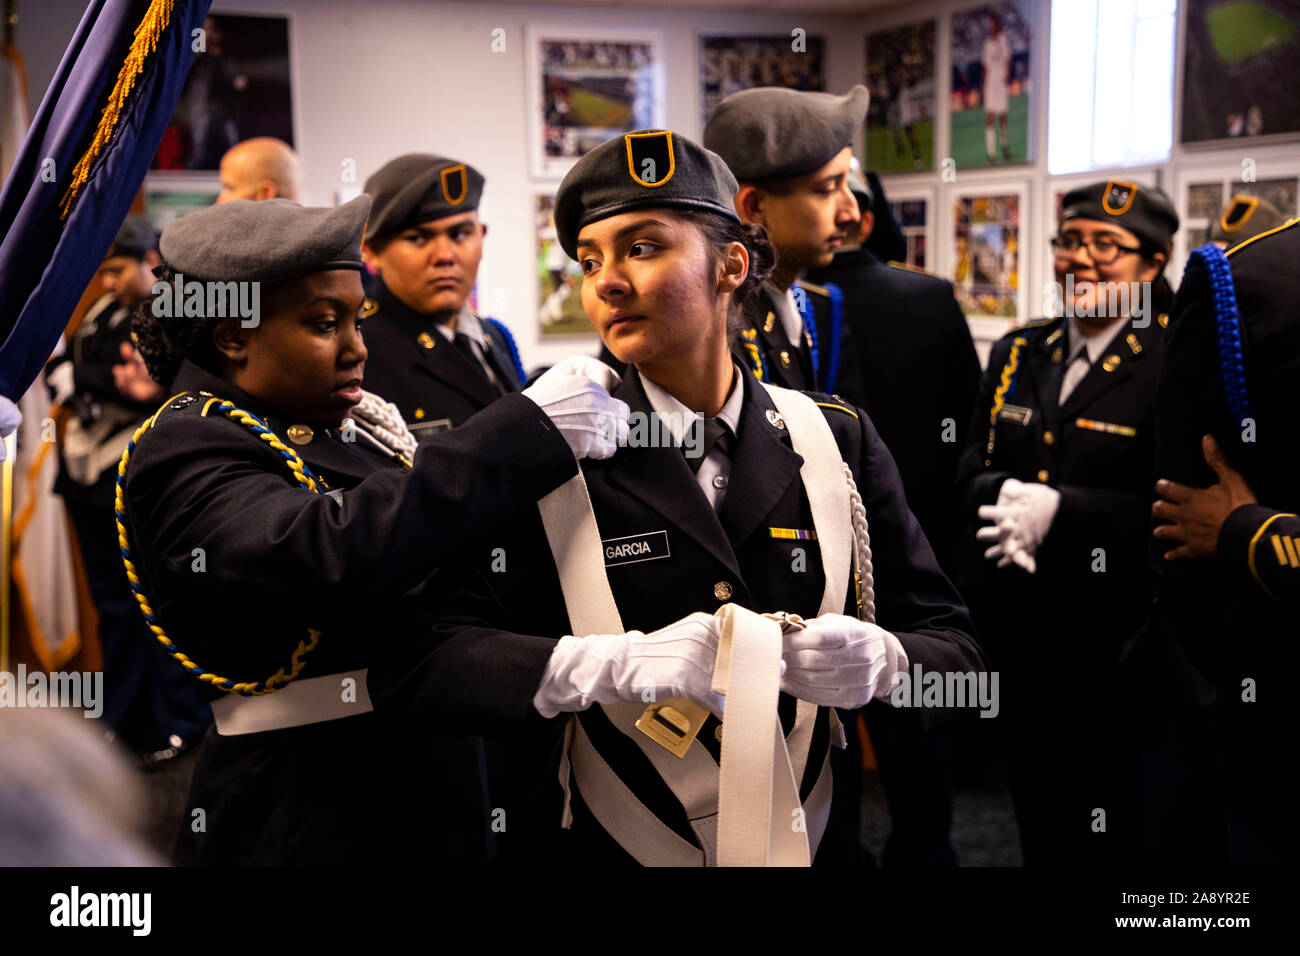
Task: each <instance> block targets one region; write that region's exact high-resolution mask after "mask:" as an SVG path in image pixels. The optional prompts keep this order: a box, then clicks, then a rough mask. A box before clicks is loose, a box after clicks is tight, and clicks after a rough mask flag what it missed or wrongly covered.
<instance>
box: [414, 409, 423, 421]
mask: <svg viewBox="0 0 1300 956" xmlns="http://www.w3.org/2000/svg"><path fill="white" fill-rule="evenodd" d="M423 417H424V409H423V408H417V409H416V410H415V419H416V421H419V420H420V419H421V418H423Z"/></svg>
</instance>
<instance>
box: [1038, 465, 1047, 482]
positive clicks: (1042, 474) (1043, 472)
mask: <svg viewBox="0 0 1300 956" xmlns="http://www.w3.org/2000/svg"><path fill="white" fill-rule="evenodd" d="M1038 480H1039V481H1041V482H1043V483H1044V484H1046V483H1047V469H1046V468H1040V469H1039V470H1038Z"/></svg>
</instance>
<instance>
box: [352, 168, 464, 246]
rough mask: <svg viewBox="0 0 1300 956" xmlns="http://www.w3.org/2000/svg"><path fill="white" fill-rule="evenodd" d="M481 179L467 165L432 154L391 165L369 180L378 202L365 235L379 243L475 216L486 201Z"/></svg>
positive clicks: (367, 188) (381, 169)
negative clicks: (459, 217)
mask: <svg viewBox="0 0 1300 956" xmlns="http://www.w3.org/2000/svg"><path fill="white" fill-rule="evenodd" d="M483 182H484V180H483V174H482V173H480V172H479V171H478V170H477V169H475V168H474V167H473V166H470V165H469V164H468V163H462V162H460V161H458V160H455V159H447V158H446V157H445V156H432V155H430V154H429V153H407V154H406V155H404V156H398V157H397V158H396V159H393V160H389V161H388V162H387V163H385V164H384V165H383V166H382V167H380V169H379V170H378V171H377V172H376V173H374V174H373V175H372V176H371V177H370V178H369V179H367V180H366V188H365V191H366V193H367V194H369V196H370V198H371V199H373V200H374V202H375V208H374V213H373V215H371V217H370V226H369V227H368V229H367V235H368V236H369V237H370V238H374V239H379V238H382V237H384V236H387V235H390V234H392V233H394V232H399V231H400V230H402V229H407V228H409V227H411V226H414V225H418V224H419V223H422V222H431V221H433V220H434V219H443V218H445V217H447V216H456V215H459V214H460V213H462V212H471V211H472V210H475V209H477V208H478V204H479V200H480V199H481V198H482V197H483Z"/></svg>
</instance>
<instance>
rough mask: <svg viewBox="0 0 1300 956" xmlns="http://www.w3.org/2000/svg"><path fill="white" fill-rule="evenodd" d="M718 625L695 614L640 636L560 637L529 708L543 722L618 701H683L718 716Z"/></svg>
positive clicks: (715, 619)
mask: <svg viewBox="0 0 1300 956" xmlns="http://www.w3.org/2000/svg"><path fill="white" fill-rule="evenodd" d="M720 621H721V619H720V618H718V617H716V616H714V615H712V614H705V613H704V612H703V611H697V612H696V613H694V614H691V615H689V616H688V617H684V618H682V619H681V620H680V621H674V622H673V623H672V624H669V625H668V626H667V627H661V628H660V629H659V630H657V631H652V632H651V633H649V634H644V633H642V632H641V631H628V632H627V633H626V634H592V635H590V636H588V637H573V636H568V637H562V638H560V640H559V643H557V644H556V645H555V650H554V651H552V652H551V659H550V660H549V661H547V663H546V672H545V674H543V676H542V683H541V685H540V686H539V687H538V688H537V693H536V694H534V695H533V706H534V707H536V708H537V712H538V713H539V714H541V715H542V716H543V717H554V716H555V715H556V714H558V713H561V712H564V711H578V710H586V709H587V708H588V707H590V706H591V705H593V704H612V703H614V702H615V701H619V700H630V701H635V702H644V703H647V704H649V703H653V702H654V701H665V700H671V699H672V698H674V697H686V698H689V699H690V700H693V701H695V702H696V703H697V704H700V705H701V706H703V707H707V708H709V710H711V711H713V713H715V714H717V715H718V716H721V715H722V709H723V699H722V697H721V696H720V695H718V694H715V693H713V665H714V662H715V661H716V659H717V655H718V625H719V623H720Z"/></svg>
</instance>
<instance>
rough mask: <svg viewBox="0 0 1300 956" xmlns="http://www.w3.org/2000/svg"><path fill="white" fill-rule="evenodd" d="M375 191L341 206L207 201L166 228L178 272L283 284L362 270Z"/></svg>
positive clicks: (165, 247) (168, 256) (165, 244)
mask: <svg viewBox="0 0 1300 956" xmlns="http://www.w3.org/2000/svg"><path fill="white" fill-rule="evenodd" d="M369 212H370V197H369V196H358V197H357V198H356V199H354V200H352V201H351V202H349V203H346V204H345V205H342V206H338V207H316V206H300V205H298V204H297V203H296V202H291V201H290V200H288V199H266V200H263V201H262V202H253V201H251V200H248V199H239V200H236V201H235V202H228V203H222V204H221V205H219V206H209V207H208V208H207V209H200V210H198V211H197V212H192V213H190V214H189V215H187V216H182V217H181V218H180V219H177V220H176V221H175V222H173V223H172V224H171V225H169V226H168V227H167V228H166V229H164V230H163V234H162V243H161V245H162V257H163V258H164V259H165V260H167V264H168V265H169V266H171V267H172V269H173V270H174V271H175V272H181V273H184V274H185V275H186V276H191V277H193V278H195V279H206V280H208V281H212V282H232V281H233V282H281V281H283V280H285V279H293V278H296V277H298V276H303V275H308V274H309V273H312V272H324V271H325V270H327V269H364V268H365V266H364V265H363V264H362V262H361V237H362V235H363V233H364V231H365V227H366V216H367V215H368V214H369Z"/></svg>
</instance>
